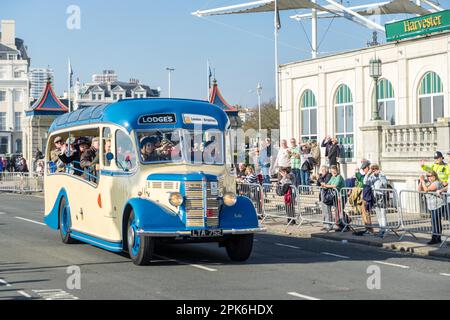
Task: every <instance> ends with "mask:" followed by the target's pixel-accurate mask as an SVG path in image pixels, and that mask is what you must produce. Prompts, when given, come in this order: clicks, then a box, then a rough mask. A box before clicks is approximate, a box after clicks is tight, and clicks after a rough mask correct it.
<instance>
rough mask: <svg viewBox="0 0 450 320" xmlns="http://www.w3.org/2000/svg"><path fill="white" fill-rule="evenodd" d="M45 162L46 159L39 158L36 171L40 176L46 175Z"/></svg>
mask: <svg viewBox="0 0 450 320" xmlns="http://www.w3.org/2000/svg"><path fill="white" fill-rule="evenodd" d="M44 170H45V163H44V160H38V162H37V164H36V173H37V174H38V176H40V177H42V176H43V175H44Z"/></svg>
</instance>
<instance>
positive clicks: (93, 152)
mask: <svg viewBox="0 0 450 320" xmlns="http://www.w3.org/2000/svg"><path fill="white" fill-rule="evenodd" d="M99 143H100V139H99V138H98V137H94V138H93V139H92V143H91V147H90V148H89V149H87V150H85V151H84V152H83V153H82V154H81V160H80V164H81V168H82V169H88V170H89V173H90V174H89V180H91V181H94V182H96V181H97V171H98V168H99V161H98V148H99Z"/></svg>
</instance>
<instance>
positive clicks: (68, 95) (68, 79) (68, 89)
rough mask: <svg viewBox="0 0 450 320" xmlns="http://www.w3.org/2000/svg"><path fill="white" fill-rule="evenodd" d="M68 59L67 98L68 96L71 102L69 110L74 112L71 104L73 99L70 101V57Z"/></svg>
mask: <svg viewBox="0 0 450 320" xmlns="http://www.w3.org/2000/svg"><path fill="white" fill-rule="evenodd" d="M67 60H68V65H67V98H68V100H67V101H68V102H69V106H68V107H69V112H72V106H71V105H70V103H71V101H70V57H69V58H68V59H67Z"/></svg>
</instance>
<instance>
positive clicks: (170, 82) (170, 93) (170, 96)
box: [166, 67, 175, 98]
mask: <svg viewBox="0 0 450 320" xmlns="http://www.w3.org/2000/svg"><path fill="white" fill-rule="evenodd" d="M166 70H167V71H168V72H169V98H172V79H171V75H172V72H173V71H175V68H169V67H166Z"/></svg>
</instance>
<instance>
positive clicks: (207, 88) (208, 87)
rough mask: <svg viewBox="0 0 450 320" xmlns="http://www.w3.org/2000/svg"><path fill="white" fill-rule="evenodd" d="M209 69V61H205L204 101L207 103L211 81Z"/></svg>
mask: <svg viewBox="0 0 450 320" xmlns="http://www.w3.org/2000/svg"><path fill="white" fill-rule="evenodd" d="M209 74H210V68H209V59H206V81H207V84H206V101H208V102H209V90H210V89H211V79H210V76H209Z"/></svg>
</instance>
